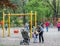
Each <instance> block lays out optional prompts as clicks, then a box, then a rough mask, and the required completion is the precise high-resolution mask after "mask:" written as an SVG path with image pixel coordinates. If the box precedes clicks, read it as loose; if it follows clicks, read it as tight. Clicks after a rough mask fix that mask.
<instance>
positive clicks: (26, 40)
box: [20, 30, 30, 45]
mask: <svg viewBox="0 0 60 46" xmlns="http://www.w3.org/2000/svg"><path fill="white" fill-rule="evenodd" d="M21 34H22V37H23V40H22V41H20V45H29V41H30V39H29V36H28V32H27V31H25V30H23V31H22V32H21Z"/></svg>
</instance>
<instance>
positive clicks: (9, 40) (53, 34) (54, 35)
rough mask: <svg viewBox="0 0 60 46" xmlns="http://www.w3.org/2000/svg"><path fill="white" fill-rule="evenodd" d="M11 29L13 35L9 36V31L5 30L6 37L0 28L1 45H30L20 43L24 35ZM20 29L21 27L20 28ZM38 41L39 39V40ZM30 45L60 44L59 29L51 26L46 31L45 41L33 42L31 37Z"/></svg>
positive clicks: (51, 45)
mask: <svg viewBox="0 0 60 46" xmlns="http://www.w3.org/2000/svg"><path fill="white" fill-rule="evenodd" d="M14 29H15V28H12V29H11V37H7V34H6V33H7V31H6V32H5V34H6V36H5V38H2V37H1V29H0V46H28V45H20V40H22V36H21V34H20V33H19V34H18V35H14V34H13V30H14ZM19 30H20V29H19ZM37 41H38V40H37ZM29 46H60V32H58V31H57V28H49V31H48V32H46V31H45V32H44V43H39V42H37V43H33V39H31V42H30V45H29Z"/></svg>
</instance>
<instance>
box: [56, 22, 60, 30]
mask: <svg viewBox="0 0 60 46" xmlns="http://www.w3.org/2000/svg"><path fill="white" fill-rule="evenodd" d="M57 28H58V31H60V22H58V23H57Z"/></svg>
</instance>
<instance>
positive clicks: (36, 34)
mask: <svg viewBox="0 0 60 46" xmlns="http://www.w3.org/2000/svg"><path fill="white" fill-rule="evenodd" d="M37 36H38V33H37V32H36V31H34V32H33V39H34V41H33V42H34V43H36V42H37Z"/></svg>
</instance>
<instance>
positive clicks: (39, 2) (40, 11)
mask: <svg viewBox="0 0 60 46" xmlns="http://www.w3.org/2000/svg"><path fill="white" fill-rule="evenodd" d="M25 8H26V10H27V11H28V12H29V11H31V10H32V11H33V12H34V11H37V18H39V19H38V21H40V19H41V18H45V17H50V15H51V14H50V13H52V11H51V8H50V6H49V5H48V4H47V3H46V2H45V0H30V1H29V2H28V3H27V4H26V7H25Z"/></svg>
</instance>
